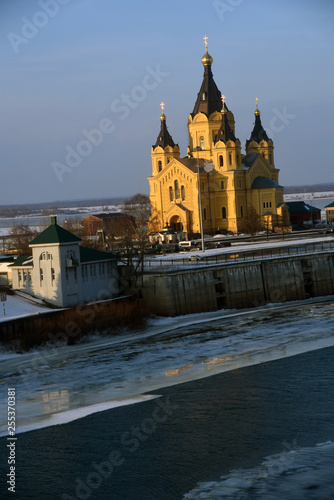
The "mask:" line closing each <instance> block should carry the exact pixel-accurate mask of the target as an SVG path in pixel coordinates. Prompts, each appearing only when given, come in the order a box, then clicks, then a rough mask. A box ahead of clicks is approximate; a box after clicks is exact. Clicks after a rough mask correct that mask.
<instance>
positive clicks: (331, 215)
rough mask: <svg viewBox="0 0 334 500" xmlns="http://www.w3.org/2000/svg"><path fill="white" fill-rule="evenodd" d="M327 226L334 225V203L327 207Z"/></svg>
mask: <svg viewBox="0 0 334 500" xmlns="http://www.w3.org/2000/svg"><path fill="white" fill-rule="evenodd" d="M325 210H326V221H327V224H334V201H333V202H332V203H330V204H329V205H326V206H325Z"/></svg>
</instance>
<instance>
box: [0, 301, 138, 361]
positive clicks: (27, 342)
mask: <svg viewBox="0 0 334 500" xmlns="http://www.w3.org/2000/svg"><path fill="white" fill-rule="evenodd" d="M145 314H146V312H145V311H144V310H143V308H142V307H141V306H140V305H139V304H138V300H137V299H136V298H134V297H129V296H128V297H121V298H118V299H111V300H104V301H99V302H95V303H93V304H86V305H81V306H77V307H71V308H68V309H58V310H54V311H50V312H46V313H40V314H36V315H31V316H24V317H19V318H14V319H9V320H8V321H3V322H1V323H0V342H1V343H2V344H7V345H12V346H13V348H14V349H15V350H16V351H25V350H27V349H29V348H31V347H33V346H35V345H40V344H42V343H45V342H50V343H51V344H56V345H59V344H74V343H75V342H76V341H77V340H78V339H79V338H80V337H82V336H83V335H85V334H87V333H89V332H93V331H94V330H99V331H102V330H104V329H111V333H119V332H120V331H121V330H122V328H124V327H131V326H136V325H138V324H141V321H142V320H143V318H144V316H145Z"/></svg>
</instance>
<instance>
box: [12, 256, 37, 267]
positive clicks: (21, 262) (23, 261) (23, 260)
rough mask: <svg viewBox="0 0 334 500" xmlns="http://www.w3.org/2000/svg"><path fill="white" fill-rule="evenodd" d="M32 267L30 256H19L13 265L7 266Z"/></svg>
mask: <svg viewBox="0 0 334 500" xmlns="http://www.w3.org/2000/svg"><path fill="white" fill-rule="evenodd" d="M33 265H34V264H33V260H32V255H20V256H19V257H17V259H16V260H15V261H14V262H13V264H9V266H8V267H17V266H22V267H27V266H33Z"/></svg>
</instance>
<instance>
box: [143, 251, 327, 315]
mask: <svg viewBox="0 0 334 500" xmlns="http://www.w3.org/2000/svg"><path fill="white" fill-rule="evenodd" d="M142 293H143V297H144V299H145V300H146V301H147V302H148V303H149V304H150V309H151V310H153V312H155V313H156V314H160V315H168V316H170V315H172V316H173V315H180V314H190V313H198V312H206V311H214V310H218V309H221V308H229V309H230V308H246V307H256V306H259V305H263V304H265V303H267V302H286V301H290V300H301V299H305V298H308V297H317V296H322V295H332V294H334V253H333V252H328V253H326V254H319V255H309V256H305V255H304V256H297V257H296V256H295V257H282V258H274V259H267V260H262V261H253V262H251V263H249V262H242V263H234V264H230V265H226V264H225V265H224V264H221V265H219V264H218V265H215V266H211V267H208V266H207V267H198V266H196V267H194V269H191V270H189V269H187V270H183V271H182V270H178V271H173V272H165V273H164V272H162V271H159V272H150V273H145V274H144V276H143V287H142Z"/></svg>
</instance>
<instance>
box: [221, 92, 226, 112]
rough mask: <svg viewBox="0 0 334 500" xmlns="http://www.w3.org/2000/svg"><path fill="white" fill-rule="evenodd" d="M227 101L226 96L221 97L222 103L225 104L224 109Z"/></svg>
mask: <svg viewBox="0 0 334 500" xmlns="http://www.w3.org/2000/svg"><path fill="white" fill-rule="evenodd" d="M225 99H226V97H225V96H224V95H222V96H221V100H222V103H223V109H225Z"/></svg>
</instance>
